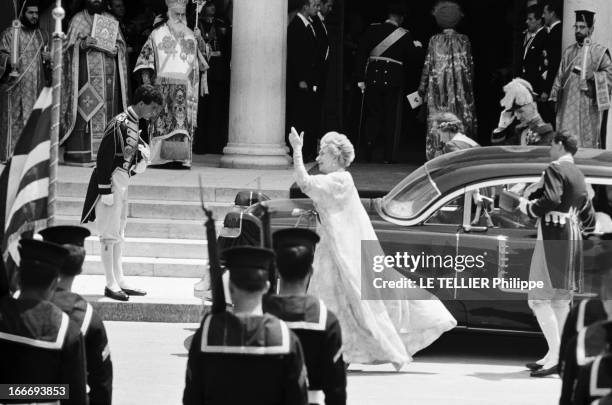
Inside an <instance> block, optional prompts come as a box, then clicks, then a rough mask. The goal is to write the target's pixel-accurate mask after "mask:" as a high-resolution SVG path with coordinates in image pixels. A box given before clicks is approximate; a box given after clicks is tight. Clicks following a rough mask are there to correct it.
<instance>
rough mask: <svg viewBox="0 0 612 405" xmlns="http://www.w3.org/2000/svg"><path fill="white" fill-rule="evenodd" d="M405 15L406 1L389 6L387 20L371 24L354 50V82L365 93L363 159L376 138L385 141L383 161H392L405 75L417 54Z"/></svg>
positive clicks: (369, 156) (361, 143)
mask: <svg viewBox="0 0 612 405" xmlns="http://www.w3.org/2000/svg"><path fill="white" fill-rule="evenodd" d="M405 15H406V6H405V4H403V3H398V4H392V5H390V6H389V13H388V19H387V20H386V21H385V22H384V23H383V24H372V25H371V26H370V27H369V29H368V31H367V32H366V33H365V35H364V37H363V39H362V41H361V42H360V44H359V48H358V50H357V57H356V72H357V85H358V86H359V88H360V89H361V91H362V92H363V93H364V95H363V97H364V101H363V110H362V114H363V126H361V123H360V140H359V143H360V144H359V145H358V148H359V149H360V150H361V152H362V153H363V154H362V156H363V157H364V158H365V160H366V161H370V160H371V159H372V153H373V149H374V147H375V146H376V143H377V142H378V141H381V140H383V141H384V161H385V162H386V163H391V162H392V161H393V160H394V151H395V150H396V149H397V146H398V142H399V135H400V132H401V121H402V106H403V103H404V100H403V98H404V95H405V93H406V90H407V89H406V86H405V84H406V76H407V72H408V69H409V64H410V63H413V61H414V59H415V55H416V54H417V50H416V47H415V44H414V42H413V41H412V36H411V35H410V33H409V32H408V31H407V30H405V29H404V28H402V27H401V26H402V24H403V22H404V16H405Z"/></svg>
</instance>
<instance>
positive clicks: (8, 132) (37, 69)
mask: <svg viewBox="0 0 612 405" xmlns="http://www.w3.org/2000/svg"><path fill="white" fill-rule="evenodd" d="M17 32H18V40H17V41H18V49H19V51H18V58H19V59H18V62H17V66H16V68H17V73H18V74H19V76H17V77H15V78H9V79H8V80H7V81H6V82H5V83H3V84H2V87H1V88H0V111H1V114H2V115H1V118H0V162H6V161H7V160H8V159H9V158H10V157H11V155H12V154H13V149H14V148H15V143H17V139H18V138H19V135H21V131H22V130H23V127H24V126H25V123H26V121H27V120H28V118H29V117H30V113H31V112H32V109H33V108H34V104H35V103H36V99H37V98H38V95H39V94H40V91H41V90H42V88H43V87H44V86H45V74H44V66H43V59H42V52H43V50H44V47H45V46H47V45H48V44H49V38H48V37H47V36H46V34H43V33H42V31H41V30H39V29H33V30H32V29H24V28H23V27H22V28H20V29H19V31H17ZM13 37H14V31H13V29H12V28H7V29H6V30H5V31H4V32H3V33H2V37H1V38H0V60H4V61H8V60H9V59H10V55H11V53H12V47H13ZM1 65H2V66H6V63H1ZM11 70H12V69H11ZM3 72H4V69H3V68H2V67H0V76H2V73H3ZM5 77H8V72H7V74H6V76H5Z"/></svg>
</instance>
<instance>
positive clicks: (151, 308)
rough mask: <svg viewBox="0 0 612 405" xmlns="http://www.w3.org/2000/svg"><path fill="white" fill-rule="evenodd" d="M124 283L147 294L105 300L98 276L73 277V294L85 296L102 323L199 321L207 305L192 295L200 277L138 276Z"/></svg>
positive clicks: (101, 281) (207, 303) (101, 283)
mask: <svg viewBox="0 0 612 405" xmlns="http://www.w3.org/2000/svg"><path fill="white" fill-rule="evenodd" d="M127 280H128V282H129V283H130V284H131V285H132V286H134V287H137V288H141V289H143V290H145V291H146V292H147V295H145V296H144V297H135V296H133V297H130V300H129V301H127V302H122V301H115V300H112V299H110V298H107V297H105V296H104V286H105V280H104V276H100V275H80V276H78V277H76V278H75V280H74V284H73V291H74V292H76V293H78V294H81V295H82V296H83V297H85V299H87V300H88V301H89V302H90V303H91V304H92V306H93V308H94V309H95V310H96V311H97V312H98V314H99V315H100V316H101V318H102V319H103V320H105V321H131V322H177V323H178V322H200V321H201V320H202V311H203V310H204V309H205V308H206V307H207V306H209V305H210V303H209V302H207V301H202V300H201V299H199V298H195V297H194V295H193V287H194V285H195V284H196V283H197V282H199V281H200V279H199V278H185V277H142V276H139V277H127Z"/></svg>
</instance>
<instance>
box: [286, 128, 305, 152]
mask: <svg viewBox="0 0 612 405" xmlns="http://www.w3.org/2000/svg"><path fill="white" fill-rule="evenodd" d="M289 143H290V144H291V147H292V148H293V150H294V151H298V152H299V153H301V152H302V147H303V146H304V132H301V133H300V134H298V132H297V130H296V129H295V128H294V127H291V133H290V134H289Z"/></svg>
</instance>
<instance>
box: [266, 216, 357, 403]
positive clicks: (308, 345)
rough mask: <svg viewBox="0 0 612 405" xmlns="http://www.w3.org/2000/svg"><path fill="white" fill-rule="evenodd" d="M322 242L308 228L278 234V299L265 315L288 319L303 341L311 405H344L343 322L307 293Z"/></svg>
mask: <svg viewBox="0 0 612 405" xmlns="http://www.w3.org/2000/svg"><path fill="white" fill-rule="evenodd" d="M318 242H319V236H318V235H317V234H316V233H315V232H313V231H311V230H308V229H304V228H289V229H282V230H279V231H277V232H275V233H274V235H273V244H274V251H275V252H276V265H277V269H278V273H279V275H280V295H270V296H268V297H267V299H266V300H265V301H264V312H267V313H270V314H272V315H275V316H277V317H279V318H280V319H282V320H284V321H285V322H286V323H287V325H288V326H289V328H291V330H292V331H294V332H295V334H296V335H297V336H298V337H299V339H300V343H301V344H302V348H303V349H304V357H305V359H306V368H307V370H308V402H309V403H310V404H326V405H337V404H346V371H345V366H344V360H343V359H342V332H341V330H340V323H339V322H338V319H337V318H336V316H335V315H334V314H333V313H332V312H331V311H329V310H328V309H327V307H326V306H325V304H324V303H323V301H321V300H320V299H318V298H316V297H314V296H312V295H307V294H306V290H307V289H308V283H309V282H310V277H311V275H312V262H313V259H314V251H315V246H316V244H317V243H318Z"/></svg>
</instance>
